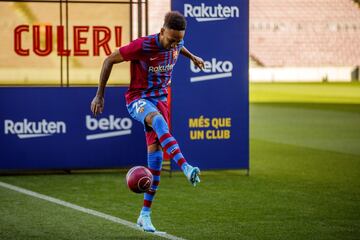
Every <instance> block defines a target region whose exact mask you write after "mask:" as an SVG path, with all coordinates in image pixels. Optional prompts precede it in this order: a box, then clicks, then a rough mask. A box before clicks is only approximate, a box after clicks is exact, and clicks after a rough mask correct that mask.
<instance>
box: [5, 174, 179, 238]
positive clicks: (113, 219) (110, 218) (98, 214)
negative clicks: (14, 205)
mask: <svg viewBox="0 0 360 240" xmlns="http://www.w3.org/2000/svg"><path fill="white" fill-rule="evenodd" d="M0 186H1V187H3V188H7V189H10V190H13V191H16V192H19V193H22V194H26V195H29V196H32V197H36V198H40V199H42V200H45V201H48V202H52V203H55V204H58V205H61V206H64V207H68V208H72V209H75V210H77V211H80V212H83V213H87V214H90V215H93V216H96V217H100V218H103V219H106V220H108V221H111V222H114V223H118V224H121V225H124V226H126V227H129V228H132V229H135V230H138V231H143V229H141V228H139V227H138V226H137V225H136V224H134V223H132V222H129V221H126V220H123V219H121V218H118V217H114V216H111V215H108V214H105V213H102V212H98V211H95V210H92V209H89V208H84V207H81V206H78V205H75V204H72V203H69V202H65V201H62V200H60V199H57V198H53V197H50V196H46V195H43V194H40V193H37V192H33V191H30V190H27V189H24V188H20V187H17V186H14V185H11V184H8V183H4V182H1V181H0ZM150 234H152V235H156V236H159V237H163V238H166V239H171V240H185V239H184V238H179V237H176V236H173V235H170V234H167V233H161V232H155V233H150Z"/></svg>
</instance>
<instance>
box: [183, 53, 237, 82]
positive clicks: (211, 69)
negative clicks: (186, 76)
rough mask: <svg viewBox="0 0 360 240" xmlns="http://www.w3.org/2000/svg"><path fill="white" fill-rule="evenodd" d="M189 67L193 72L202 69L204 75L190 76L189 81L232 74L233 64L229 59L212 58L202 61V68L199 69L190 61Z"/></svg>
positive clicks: (211, 78) (225, 76)
mask: <svg viewBox="0 0 360 240" xmlns="http://www.w3.org/2000/svg"><path fill="white" fill-rule="evenodd" d="M190 69H191V71H192V72H193V73H200V72H201V71H203V72H204V73H206V75H203V76H196V77H191V78H190V82H199V81H207V80H213V79H219V78H228V77H231V76H232V70H233V64H232V63H231V62H230V61H219V60H217V59H216V58H212V59H211V61H204V69H200V68H198V67H196V66H195V65H194V63H193V62H192V61H190Z"/></svg>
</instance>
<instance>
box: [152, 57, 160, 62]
mask: <svg viewBox="0 0 360 240" xmlns="http://www.w3.org/2000/svg"><path fill="white" fill-rule="evenodd" d="M158 58H159V57H153V58H150V61H154V60H156V59H158Z"/></svg>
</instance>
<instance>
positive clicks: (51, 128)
mask: <svg viewBox="0 0 360 240" xmlns="http://www.w3.org/2000/svg"><path fill="white" fill-rule="evenodd" d="M4 133H5V134H16V135H17V136H18V137H19V138H21V139H24V138H35V137H47V136H51V135H53V134H61V133H66V124H65V122H62V121H57V122H54V121H47V120H46V119H42V120H41V121H38V122H32V121H29V120H28V119H26V118H24V120H23V121H21V122H14V121H12V120H9V119H6V120H4Z"/></svg>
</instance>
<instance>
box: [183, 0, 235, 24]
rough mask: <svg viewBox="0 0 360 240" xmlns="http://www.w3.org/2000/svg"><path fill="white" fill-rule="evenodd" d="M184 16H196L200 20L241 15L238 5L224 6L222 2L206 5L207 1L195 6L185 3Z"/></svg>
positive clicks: (213, 19) (221, 18) (205, 20)
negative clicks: (215, 4)
mask: <svg viewBox="0 0 360 240" xmlns="http://www.w3.org/2000/svg"><path fill="white" fill-rule="evenodd" d="M184 16H185V17H194V18H195V19H196V21H198V22H208V21H219V20H226V19H228V18H235V17H239V8H238V7H237V6H223V5H221V4H220V3H219V4H218V5H217V6H206V5H205V3H201V4H200V6H194V5H191V4H188V3H185V4H184Z"/></svg>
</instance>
